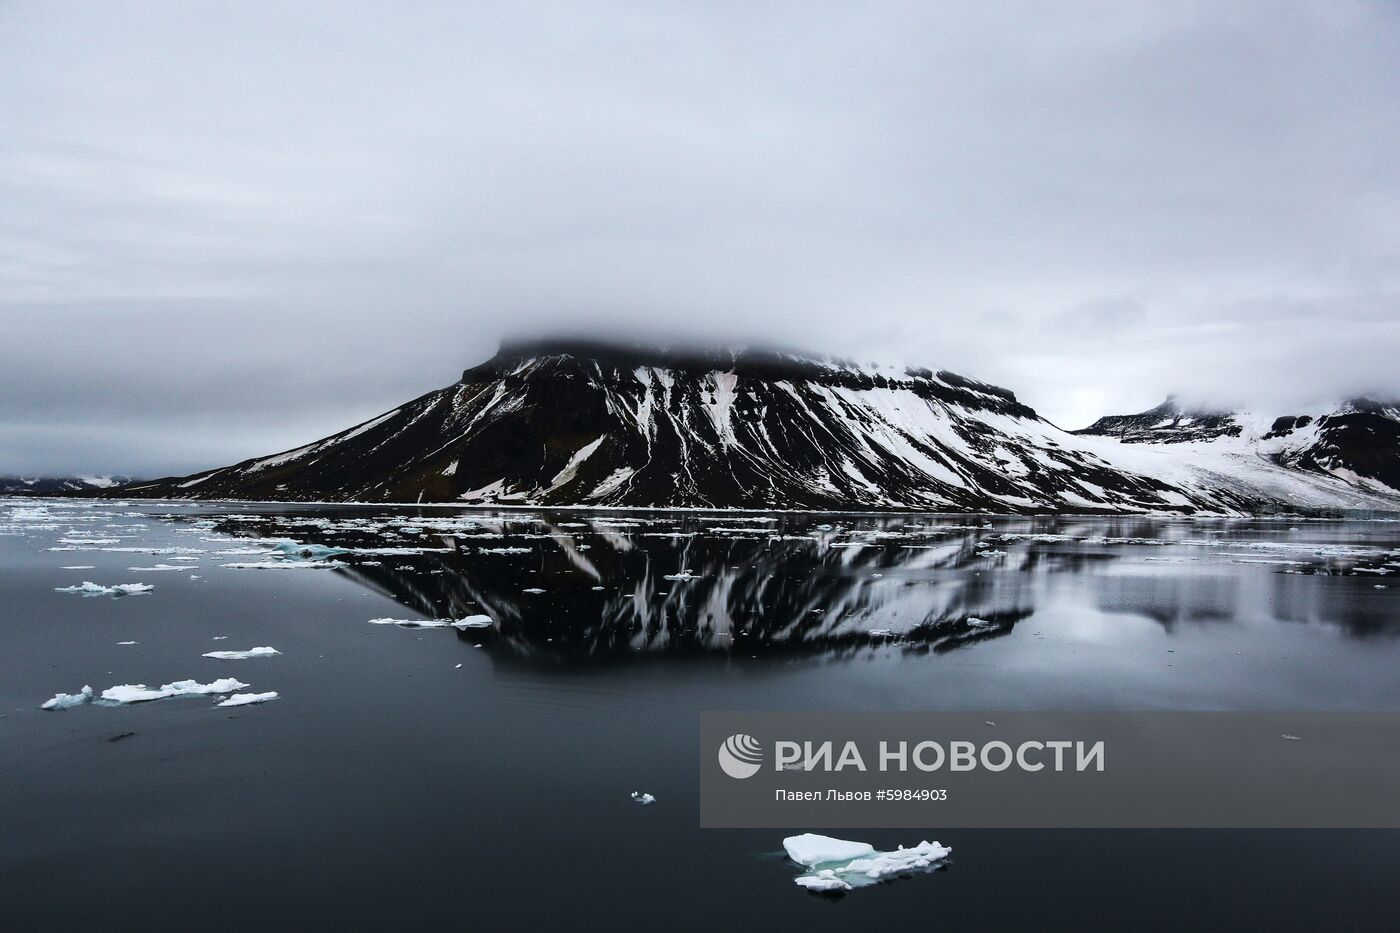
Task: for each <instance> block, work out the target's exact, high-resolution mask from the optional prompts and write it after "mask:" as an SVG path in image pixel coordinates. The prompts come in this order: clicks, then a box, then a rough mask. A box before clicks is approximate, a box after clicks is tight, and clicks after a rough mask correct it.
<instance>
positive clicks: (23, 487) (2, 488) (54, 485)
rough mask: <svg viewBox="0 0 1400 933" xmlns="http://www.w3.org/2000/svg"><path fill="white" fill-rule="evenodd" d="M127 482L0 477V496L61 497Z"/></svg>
mask: <svg viewBox="0 0 1400 933" xmlns="http://www.w3.org/2000/svg"><path fill="white" fill-rule="evenodd" d="M129 482H131V477H129V476H27V477H26V476H0V495H7V496H14V495H20V496H25V495H31V496H33V495H63V494H66V493H71V492H90V491H93V490H97V489H111V488H113V487H116V486H120V485H122V484H123V483H129Z"/></svg>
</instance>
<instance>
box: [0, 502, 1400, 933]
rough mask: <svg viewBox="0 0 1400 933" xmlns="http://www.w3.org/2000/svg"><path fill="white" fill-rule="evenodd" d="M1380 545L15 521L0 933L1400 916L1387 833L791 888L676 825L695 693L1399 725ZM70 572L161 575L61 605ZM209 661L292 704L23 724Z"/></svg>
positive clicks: (1080, 845) (1393, 609)
mask: <svg viewBox="0 0 1400 933" xmlns="http://www.w3.org/2000/svg"><path fill="white" fill-rule="evenodd" d="M285 541H294V542H298V543H299V544H305V545H318V546H326V547H332V548H343V549H348V552H347V553H342V554H335V555H329V556H327V555H323V554H320V553H319V552H312V551H308V552H307V553H306V554H305V555H302V554H298V553H296V549H290V550H292V551H293V553H291V554H290V555H283V554H281V553H276V554H271V553H267V552H269V551H270V550H271V549H272V548H273V547H274V546H276V545H277V544H278V543H279V542H285ZM1397 549H1400V524H1396V523H1393V522H1385V521H1374V522H1329V521H1304V520H1294V521H1286V520H1285V521H1185V520H1156V519H1138V518H1134V519H1103V518H1058V519H1056V518H1042V519H1027V518H1011V517H1004V518H997V517H993V518H983V517H981V516H976V517H973V516H894V517H879V518H872V517H855V516H812V515H779V516H768V517H754V516H744V517H735V516H732V515H704V514H690V513H688V514H674V513H672V514H656V513H637V512H617V513H609V514H601V513H593V512H570V511H560V512H550V511H539V512H524V511H507V512H491V511H479V510H478V511H469V510H458V509H440V508H422V509H387V508H372V507H362V508H346V507H295V508H288V507H269V506H257V505H228V504H218V505H193V506H192V505H190V504H187V503H184V504H169V503H166V504H160V503H156V504H149V503H147V504H142V503H111V502H79V501H56V500H54V501H36V500H17V499H10V500H0V827H3V829H4V834H3V837H0V927H2V928H3V929H5V930H7V931H8V930H63V929H78V928H94V929H145V930H165V929H177V928H179V929H186V928H189V927H192V926H194V927H198V928H200V929H205V930H222V929H234V928H239V929H245V930H247V929H282V928H299V929H365V928H373V927H381V926H382V927H385V928H392V929H417V928H427V927H434V928H440V927H450V928H459V927H460V928H483V929H494V928H503V927H506V926H508V925H509V926H513V927H515V928H519V929H534V928H541V927H546V926H549V927H552V928H559V929H592V928H598V929H609V930H619V929H621V930H632V929H635V930H659V929H664V930H687V929H697V930H699V929H714V928H730V929H750V928H760V927H762V928H767V929H777V930H786V929H833V930H834V929H874V928H882V927H886V926H888V927H891V928H911V927H914V926H918V927H931V926H935V925H937V926H943V925H948V926H949V927H951V928H964V929H966V928H972V929H1017V930H1021V929H1078V930H1083V929H1163V930H1168V929H1171V930H1175V929H1182V928H1196V929H1274V930H1278V929H1303V928H1308V929H1315V928H1318V927H1327V928H1350V929H1383V928H1385V929H1389V928H1393V925H1394V918H1395V916H1397V914H1400V885H1397V884H1396V882H1397V881H1400V868H1397V866H1400V833H1396V832H1383V831H1370V832H1341V831H1329V832H1096V831H1073V832H1061V831H997V832H991V831H968V830H957V831H944V830H940V828H939V827H938V826H936V825H935V826H928V827H922V828H911V829H909V830H907V831H891V830H880V831H875V832H869V833H860V832H855V831H843V832H841V833H839V834H838V835H842V836H845V837H848V838H863V839H865V840H867V841H870V842H873V843H875V844H876V845H877V847H880V848H893V847H894V846H895V845H897V844H900V843H904V844H910V843H914V842H918V841H920V840H921V839H924V838H928V839H937V840H939V841H940V842H942V843H944V844H946V845H950V846H952V847H953V858H952V861H951V863H950V864H949V865H948V866H947V867H946V868H945V869H944V870H942V871H939V872H936V873H934V874H932V875H927V876H919V877H914V878H908V879H903V880H898V881H895V882H892V883H889V884H884V885H879V886H876V887H873V888H870V889H866V890H862V891H858V892H855V893H853V894H851V895H848V896H846V897H843V898H840V899H836V900H833V899H830V898H824V897H819V896H814V895H810V894H807V893H806V892H804V891H802V890H801V889H799V888H798V887H797V886H795V885H794V884H793V883H792V879H793V877H794V876H795V874H796V871H795V870H794V868H793V867H792V866H790V865H788V864H787V863H786V862H785V861H784V859H783V858H782V857H781V838H782V835H783V833H781V832H779V831H769V830H753V831H718V830H709V831H702V830H700V829H698V828H697V826H698V807H697V799H696V794H697V761H698V756H699V754H700V750H699V749H698V747H697V743H696V738H695V735H696V723H697V714H698V712H699V711H701V710H711V709H826V708H850V709H876V710H879V709H986V710H996V709H1283V710H1292V709H1400V566H1397V565H1400V550H1397ZM283 550H284V551H286V550H289V548H287V547H284V548H283ZM318 558H319V559H322V560H325V559H331V560H334V561H336V562H337V563H338V564H340V565H341V566H332V567H317V566H308V567H298V568H296V569H289V568H287V567H282V566H278V567H262V568H239V567H229V566H226V565H228V564H238V563H243V564H249V563H252V564H266V563H286V562H292V563H297V562H314V561H316V560H317V559H318ZM158 567H174V568H176V569H173V570H172V569H152V568H158ZM68 568H72V569H68ZM131 568H143V569H131ZM668 577H669V578H668ZM84 581H92V582H94V583H97V584H101V585H111V584H117V583H134V582H141V583H149V584H153V585H154V589H153V590H152V591H151V592H149V593H148V594H145V595H136V596H122V597H114V596H93V597H85V596H82V595H78V594H75V593H65V592H56V591H55V590H56V588H58V587H68V586H73V585H77V584H81V583H82V582H84ZM1392 581H1393V582H1392ZM532 591H540V592H532ZM478 613H480V614H486V615H488V616H490V617H491V618H492V619H493V620H494V623H495V626H494V628H493V629H491V630H490V631H486V632H478V631H468V632H460V633H459V632H457V631H456V630H454V629H452V628H450V627H448V628H408V627H400V626H396V625H382V624H381V625H375V624H370V621H369V620H371V619H376V618H385V617H387V618H395V619H401V620H431V619H438V618H460V617H462V616H465V615H470V614H478ZM120 642H137V644H128V645H123V644H119V643H120ZM262 645H268V646H272V647H275V648H276V649H278V650H279V651H280V652H281V655H279V656H277V657H272V658H264V659H252V660H247V661H234V662H221V661H217V660H212V659H206V658H203V657H201V655H202V654H203V653H204V652H208V651H216V650H229V649H246V648H250V647H254V646H262ZM229 676H232V677H237V678H238V679H240V680H241V681H244V682H246V683H248V684H250V685H251V686H250V687H249V688H248V689H249V692H261V691H272V690H275V691H277V692H278V693H279V695H280V696H279V698H278V699H277V700H275V701H273V702H269V703H266V704H263V705H257V706H248V707H242V708H238V709H220V708H216V707H215V706H214V700H213V699H212V698H208V697H178V698H171V699H166V700H160V701H156V702H151V703H142V704H137V705H130V706H121V707H105V708H104V707H99V706H94V705H85V706H79V707H77V708H74V709H70V710H66V711H62V712H45V711H41V710H40V709H39V706H40V704H41V703H42V702H43V701H44V700H46V699H48V698H49V697H51V696H53V695H54V694H55V693H58V692H68V693H71V692H75V691H77V690H78V688H80V687H82V686H83V685H84V684H91V685H92V686H93V687H94V688H95V689H96V690H97V691H99V692H100V691H101V690H102V689H104V688H106V687H109V686H112V685H116V684H128V683H145V684H150V685H152V686H154V685H158V684H163V683H169V682H172V681H175V680H180V679H185V678H193V679H196V680H199V681H202V682H208V681H210V680H213V679H215V678H218V677H229ZM633 790H641V791H646V792H649V793H652V794H654V795H655V796H656V797H657V803H656V804H655V805H653V806H649V807H642V806H638V805H637V804H635V803H634V802H633V801H632V800H631V799H630V797H629V794H630V792H631V791H633ZM811 829H812V830H813V831H820V830H821V829H822V827H819V826H814V827H811Z"/></svg>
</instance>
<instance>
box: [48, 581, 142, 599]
mask: <svg viewBox="0 0 1400 933" xmlns="http://www.w3.org/2000/svg"><path fill="white" fill-rule="evenodd" d="M153 589H155V587H154V586H153V585H152V584H150V583H117V584H114V585H112V586H102V585H100V584H97V583H93V582H92V581H91V580H84V581H83V582H82V585H81V586H56V587H54V591H55V592H58V593H81V594H82V595H83V596H133V595H136V594H138V593H149V592H150V591H151V590H153Z"/></svg>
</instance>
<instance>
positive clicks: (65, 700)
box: [39, 686, 92, 709]
mask: <svg viewBox="0 0 1400 933" xmlns="http://www.w3.org/2000/svg"><path fill="white" fill-rule="evenodd" d="M91 699H92V688H91V687H88V686H84V687H83V689H82V690H79V691H78V692H77V693H56V694H54V697H53V699H52V700H45V701H44V705H43V706H41V707H39V708H40V709H69V708H71V707H74V706H82V705H83V704H84V703H87V702H88V701H89V700H91Z"/></svg>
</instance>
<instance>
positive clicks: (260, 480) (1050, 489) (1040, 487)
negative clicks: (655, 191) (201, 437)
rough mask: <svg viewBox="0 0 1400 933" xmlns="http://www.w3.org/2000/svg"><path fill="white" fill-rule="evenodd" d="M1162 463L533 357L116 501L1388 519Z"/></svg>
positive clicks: (935, 417)
mask: <svg viewBox="0 0 1400 933" xmlns="http://www.w3.org/2000/svg"><path fill="white" fill-rule="evenodd" d="M1139 417H1141V416H1139ZM1157 420H1158V421H1162V420H1165V419H1164V418H1158V419H1157ZM1178 420H1180V419H1178ZM1145 429H1146V428H1145ZM1226 433H1228V432H1226ZM1222 436H1223V435H1222ZM1140 448H1144V449H1140ZM1145 448H1150V449H1145ZM1125 452H1126V453H1125ZM1155 452H1160V446H1159V445H1155V444H1148V445H1142V444H1128V443H1124V442H1123V441H1122V440H1118V439H1116V438H1114V439H1109V438H1106V437H1102V436H1091V435H1075V434H1072V433H1070V432H1067V431H1064V430H1061V429H1060V428H1057V427H1056V426H1054V425H1053V424H1051V423H1049V422H1048V421H1045V420H1044V419H1043V418H1041V417H1040V416H1038V415H1037V414H1036V413H1035V411H1034V410H1032V409H1031V408H1030V407H1028V406H1026V405H1024V404H1022V403H1021V402H1019V401H1017V399H1016V396H1015V395H1014V394H1012V393H1011V392H1009V391H1007V390H1006V389H1002V388H999V387H997V386H993V385H989V384H987V383H983V382H979V381H977V380H974V379H969V378H966V377H964V376H960V375H957V374H955V373H951V372H947V371H940V372H936V373H935V372H932V371H929V370H922V369H910V370H896V369H886V368H880V367H875V366H859V365H856V364H854V363H850V362H844V361H837V360H831V359H823V358H813V357H806V356H800V355H796V354H791V353H784V352H777V351H770V350H730V349H710V350H674V349H666V348H657V347H647V346H634V345H625V344H605V343H590V342H580V341H539V342H532V343H521V344H513V345H508V346H505V347H503V348H502V349H501V351H500V352H499V353H498V354H497V355H496V356H495V357H494V358H492V359H491V360H489V361H487V362H485V363H483V364H481V365H480V366H476V367H474V368H472V369H468V370H467V371H466V372H464V373H463V374H462V378H461V380H460V381H458V382H456V383H454V384H453V385H450V386H448V387H446V388H443V389H439V390H436V391H434V392H429V393H428V394H426V395H423V396H421V397H419V398H417V399H414V400H413V401H411V402H408V403H407V404H404V405H401V406H399V407H397V408H394V409H392V410H391V411H388V412H385V413H384V414H382V415H380V416H378V417H376V418H373V419H370V420H369V421H366V422H364V423H363V424H359V425H356V426H355V427H353V428H350V429H349V430H346V431H343V432H341V433H339V434H335V435H332V436H330V437H327V438H323V439H321V440H319V441H316V442H314V443H311V444H307V445H306V446H304V447H299V448H296V449H294V450H289V451H285V452H282V453H279V454H275V455H273V456H270V457H262V458H259V459H254V460H247V461H244V462H242V463H239V464H235V465H233V466H229V467H224V468H222V469H218V470H211V471H208V472H204V473H198V474H195V475H193V476H186V477H172V478H169V479H165V480H159V481H156V482H153V483H141V484H132V485H128V486H124V487H122V488H121V490H120V492H121V494H122V495H138V496H160V497H188V498H234V499H271V500H329V501H367V502H383V501H396V502H419V501H422V502H457V503H501V504H537V505H593V506H651V507H695V508H702V507H712V508H750V509H837V510H840V509H851V510H856V509H937V510H980V511H997V512H1064V511H1071V512H1088V511H1105V512H1144V511H1179V512H1196V511H1211V512H1230V511H1242V510H1249V509H1255V508H1281V507H1289V506H1293V505H1304V504H1306V505H1316V506H1326V507H1360V508H1368V507H1384V506H1386V505H1387V504H1389V505H1394V502H1391V501H1389V500H1387V499H1386V498H1385V496H1384V495H1375V494H1372V493H1371V492H1370V491H1367V490H1359V489H1357V488H1354V487H1353V486H1352V485H1350V484H1349V483H1348V482H1345V481H1344V480H1345V477H1341V476H1340V474H1338V473H1335V472H1333V473H1329V474H1328V475H1326V476H1323V475H1320V474H1317V473H1316V471H1310V470H1309V469H1308V468H1307V467H1303V466H1299V465H1292V464H1286V463H1283V462H1281V461H1280V462H1264V461H1260V462H1259V463H1258V464H1257V465H1254V464H1250V465H1248V469H1243V470H1237V471H1236V472H1238V473H1240V474H1241V475H1238V476H1236V475H1226V476H1219V475H1216V474H1217V470H1216V467H1218V464H1217V463H1216V462H1215V460H1214V459H1212V458H1209V457H1207V458H1206V460H1207V461H1208V463H1207V466H1206V469H1205V470H1204V471H1201V470H1197V469H1195V468H1194V467H1193V466H1192V463H1191V462H1189V461H1190V460H1191V459H1192V458H1186V460H1185V461H1182V462H1176V461H1167V460H1160V459H1158V458H1155V457H1153V456H1151V454H1153V453H1155ZM1144 453H1146V454H1148V456H1146V457H1144V456H1143V454H1144ZM1228 472H1229V471H1227V473H1228ZM1305 474H1306V476H1305V478H1304V479H1302V480H1298V479H1297V477H1298V476H1304V475H1305Z"/></svg>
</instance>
